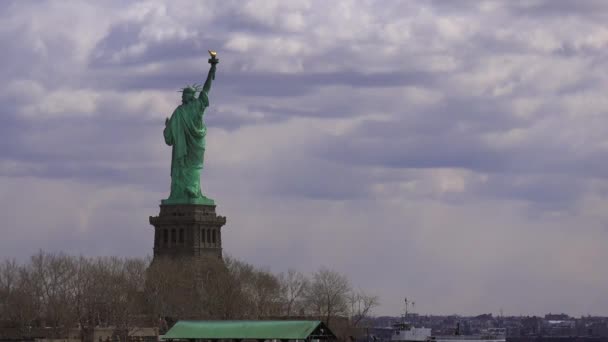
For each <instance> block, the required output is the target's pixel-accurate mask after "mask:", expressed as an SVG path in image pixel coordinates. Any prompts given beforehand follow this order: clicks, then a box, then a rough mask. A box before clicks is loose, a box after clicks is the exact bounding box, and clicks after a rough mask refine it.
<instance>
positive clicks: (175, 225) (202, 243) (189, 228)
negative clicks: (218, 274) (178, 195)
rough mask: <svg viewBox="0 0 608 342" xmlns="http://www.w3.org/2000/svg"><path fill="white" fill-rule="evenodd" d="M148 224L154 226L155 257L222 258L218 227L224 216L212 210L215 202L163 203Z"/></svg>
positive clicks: (222, 223) (222, 222) (220, 235)
mask: <svg viewBox="0 0 608 342" xmlns="http://www.w3.org/2000/svg"><path fill="white" fill-rule="evenodd" d="M210 201H211V202H213V200H210ZM150 224H151V225H152V226H154V259H157V258H159V257H173V258H197V259H201V260H202V259H204V258H205V257H217V258H220V259H221V258H222V234H221V228H222V226H223V225H224V224H226V217H224V216H218V215H217V214H216V213H215V205H205V204H166V203H163V204H161V205H160V213H159V215H158V216H150Z"/></svg>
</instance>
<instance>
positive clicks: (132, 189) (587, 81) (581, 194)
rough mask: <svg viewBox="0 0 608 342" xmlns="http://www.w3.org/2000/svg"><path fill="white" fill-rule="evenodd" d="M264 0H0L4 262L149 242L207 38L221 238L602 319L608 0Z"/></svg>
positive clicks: (473, 308)
mask: <svg viewBox="0 0 608 342" xmlns="http://www.w3.org/2000/svg"><path fill="white" fill-rule="evenodd" d="M263 4H264V6H261V4H259V3H258V4H256V3H253V2H251V3H250V2H241V1H217V2H205V3H204V4H203V3H201V4H198V3H197V4H191V3H188V2H183V3H178V4H174V3H171V5H170V6H169V5H167V4H164V3H163V2H161V1H158V2H141V3H135V4H129V5H125V4H124V3H122V2H106V3H104V4H84V3H83V4H78V5H71V6H67V7H66V6H63V5H62V4H61V3H57V2H44V3H39V4H37V5H36V6H32V5H29V4H27V3H22V2H1V3H0V9H1V11H0V16H1V17H2V19H3V20H2V24H0V44H1V45H2V46H3V47H5V49H4V50H3V51H4V53H3V55H2V57H0V61H1V62H2V63H1V64H0V75H2V77H3V84H2V85H1V86H0V137H1V138H0V139H1V142H2V144H0V187H1V188H2V189H3V191H2V192H0V199H1V202H0V203H1V204H2V209H0V214H2V217H5V218H6V220H7V222H6V224H7V225H6V227H10V228H9V229H11V232H12V233H11V234H7V235H6V237H7V238H6V239H3V240H2V242H0V251H2V252H1V253H0V257H9V256H16V257H19V258H25V257H27V256H28V255H29V254H31V253H34V252H36V250H38V249H40V248H42V249H47V250H64V251H67V252H70V253H89V254H93V255H103V254H119V255H130V256H131V255H137V256H144V255H146V254H149V253H150V252H151V250H150V248H151V231H150V227H149V226H148V223H147V217H148V216H150V215H155V214H156V212H157V205H158V202H159V200H160V199H161V198H163V197H164V196H166V195H167V194H166V192H167V191H168V184H169V183H168V182H169V176H168V168H169V166H168V163H169V155H170V148H169V147H168V146H165V145H164V143H163V141H162V137H161V136H162V124H163V120H164V117H166V116H169V115H170V114H171V111H172V110H173V108H174V107H175V106H176V105H177V104H178V103H179V94H178V93H177V92H176V91H177V90H178V89H180V88H181V87H183V86H184V85H186V84H191V83H194V82H198V83H202V82H203V81H204V78H205V76H206V72H207V68H208V65H207V62H206V59H207V53H206V50H207V49H209V48H214V49H218V50H219V54H220V59H221V63H220V65H219V66H218V74H217V78H216V80H215V83H214V86H213V89H212V93H211V107H210V108H209V109H208V112H207V114H206V122H207V124H208V126H209V135H208V151H207V156H206V161H207V164H206V168H205V170H204V171H203V188H204V190H205V192H207V193H208V194H210V196H212V197H213V198H215V199H216V200H217V201H218V203H219V204H220V205H219V206H218V208H219V209H218V210H220V212H221V213H222V214H223V215H226V216H228V218H229V227H227V228H226V229H227V230H226V234H225V243H226V246H225V247H226V249H227V251H228V253H230V254H233V255H235V256H237V257H241V258H244V259H246V260H248V261H250V262H254V263H257V264H260V265H262V266H269V267H270V268H272V269H273V270H284V269H286V268H287V267H298V268H300V269H301V270H303V271H313V270H315V269H316V268H317V267H318V266H320V265H323V264H324V265H329V266H331V267H334V268H336V269H338V270H340V271H342V272H346V273H348V275H349V276H350V277H351V278H352V279H353V282H354V283H356V284H357V285H360V286H361V287H364V288H368V289H369V290H370V291H371V292H375V293H378V294H379V295H380V296H381V300H382V307H381V308H380V310H378V311H379V313H391V314H396V313H398V312H399V311H400V309H401V308H400V307H399V305H398V304H395V303H396V301H395V300H394V299H395V298H401V297H402V296H403V294H404V293H403V292H407V295H408V297H416V302H417V303H420V305H421V308H422V309H421V311H422V312H423V313H426V312H428V313H454V312H460V313H480V312H488V311H492V310H496V309H497V308H499V307H504V308H505V309H506V310H507V312H511V313H537V314H538V313H543V312H544V311H568V312H571V313H573V314H581V313H585V314H586V313H588V312H589V313H602V314H605V313H606V312H605V307H606V305H605V303H601V302H599V301H596V300H594V298H596V297H597V296H598V294H600V293H602V292H601V291H604V289H605V287H606V284H608V278H606V277H605V275H602V274H597V272H589V271H588V269H600V268H601V267H602V265H603V262H604V260H605V258H606V257H608V254H607V253H606V251H605V248H604V245H605V242H606V238H607V236H606V234H607V233H608V231H606V229H605V227H606V225H605V224H606V222H608V216H607V215H606V214H604V212H605V210H604V208H605V206H606V205H608V182H606V175H607V174H608V163H607V162H606V160H608V158H607V157H608V156H607V147H606V146H608V145H606V144H607V143H606V139H605V137H606V136H608V130H607V129H606V128H605V127H608V122H607V121H606V116H605V115H604V114H605V108H606V106H608V102H606V101H605V99H604V98H605V96H604V94H603V90H602V89H604V88H605V87H606V85H608V79H607V77H606V76H605V75H604V73H603V72H601V70H603V69H605V68H606V67H608V60H607V59H606V56H605V54H604V53H603V51H605V48H606V45H607V44H608V36H606V34H605V32H604V31H605V30H604V26H605V25H604V22H605V16H606V14H605V13H607V12H606V11H605V10H606V5H605V4H604V2H599V1H587V2H584V3H578V2H572V1H541V2H534V3H533V4H531V5H526V4H525V3H523V2H521V3H511V2H509V3H507V2H491V1H488V2H478V1H449V2H447V1H426V2H422V3H413V2H412V3H391V4H382V5H379V4H378V3H357V4H354V3H350V2H339V1H336V2H331V3H327V2H321V1H312V2H310V3H308V2H302V3H300V2H296V1H293V2H291V1H290V2H278V3H276V6H275V5H273V3H272V2H264V3H263ZM97 6H103V8H98V7H97ZM99 13H110V14H109V15H108V16H100V15H99ZM67 19H69V20H68V22H69V23H70V25H69V27H65V26H62V25H57V23H58V22H61V23H65V22H66V20H67ZM32 23H35V24H32ZM32 208H37V209H36V210H37V212H36V213H37V214H36V215H31V213H32ZM104 241H105V242H104ZM556 250H560V251H563V254H559V255H554V252H555V251H556ZM262 251H263V252H262ZM547 255H551V256H552V257H551V258H548V257H547ZM549 259H551V260H549ZM569 260H580V263H579V264H584V265H587V266H588V267H587V266H586V267H576V265H572V263H570V262H569ZM379 265H382V266H383V267H379ZM387 270H399V271H396V272H395V271H387ZM464 274H466V277H463V276H462V275H464ZM507 279H508V280H512V279H516V280H517V281H518V282H520V283H521V284H522V286H524V287H526V286H527V287H528V291H527V292H526V293H523V292H522V291H520V290H519V289H517V288H513V287H510V286H508V285H506V283H507V282H508V280H507ZM570 279H590V280H589V281H588V282H585V283H584V284H583V283H574V282H572V281H571V280H570ZM429 284H430V285H429ZM573 292H577V293H586V294H589V295H585V296H581V297H579V298H576V301H575V300H574V299H573V300H571V301H570V300H569V301H564V300H563V298H564V297H568V296H567V294H569V293H573ZM564 305H565V307H564Z"/></svg>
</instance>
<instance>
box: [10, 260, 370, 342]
mask: <svg viewBox="0 0 608 342" xmlns="http://www.w3.org/2000/svg"><path fill="white" fill-rule="evenodd" d="M377 305H378V298H377V297H376V296H374V295H370V294H368V293H367V292H365V291H363V290H359V289H356V288H354V287H353V286H352V284H351V282H350V280H349V279H348V277H347V276H345V275H344V274H341V273H339V272H336V271H333V270H331V269H328V268H326V267H321V268H319V269H318V270H317V271H316V272H313V273H312V274H309V275H306V274H303V273H301V272H298V271H296V270H293V269H290V270H288V271H287V272H283V273H278V274H275V273H272V272H270V271H269V270H267V269H264V268H260V267H256V266H253V265H251V264H249V263H247V262H244V261H242V260H238V259H235V258H231V257H225V258H224V260H223V261H221V260H218V259H207V260H203V261H202V262H200V261H198V262H197V261H183V260H179V261H178V260H175V259H170V258H166V259H158V260H154V261H153V262H152V263H151V260H150V258H119V257H92V258H91V257H83V256H70V255H66V254H62V253H46V252H42V251H41V252H39V253H37V254H36V255H33V256H32V257H31V258H30V259H29V261H28V262H25V263H18V262H16V261H15V260H10V259H7V260H4V261H2V263H0V322H1V324H2V326H4V327H10V328H12V329H17V330H19V331H21V332H22V333H23V334H24V335H25V334H26V332H27V330H31V329H32V327H39V328H45V329H46V331H47V332H48V334H49V336H48V337H50V338H64V337H65V336H67V334H68V332H69V330H70V329H72V328H75V327H78V328H80V330H79V331H80V334H81V336H80V337H81V340H83V341H87V340H89V337H90V336H92V332H93V330H94V329H95V328H96V327H114V328H115V329H116V331H117V332H118V333H119V334H123V335H124V336H123V338H124V339H121V340H122V341H125V340H126V337H127V336H128V334H129V331H131V330H132V329H133V328H134V327H136V326H142V325H147V326H150V325H155V326H156V325H157V324H158V325H160V326H159V328H160V329H161V332H162V330H163V329H166V328H168V327H169V326H170V325H171V323H172V322H174V321H176V320H179V319H253V320H257V319H282V318H285V317H292V318H293V317H296V318H307V319H310V318H315V319H320V320H323V321H325V322H326V324H328V325H329V326H330V327H332V326H335V325H336V318H338V317H339V318H340V320H341V321H342V322H346V323H347V325H348V326H349V327H359V326H361V325H362V323H363V322H364V321H365V319H366V318H367V317H369V316H370V314H371V311H372V310H373V308H374V307H376V306H377ZM165 324H166V326H163V325H165ZM334 330H335V328H334Z"/></svg>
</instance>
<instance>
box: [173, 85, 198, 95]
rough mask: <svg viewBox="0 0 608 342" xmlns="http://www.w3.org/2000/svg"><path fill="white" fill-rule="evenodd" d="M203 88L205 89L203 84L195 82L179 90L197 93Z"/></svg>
mask: <svg viewBox="0 0 608 342" xmlns="http://www.w3.org/2000/svg"><path fill="white" fill-rule="evenodd" d="M201 90H203V86H201V85H200V84H196V83H195V84H193V85H188V86H185V87H184V88H182V89H180V90H178V91H179V92H181V93H190V94H195V93H197V92H200V91H201Z"/></svg>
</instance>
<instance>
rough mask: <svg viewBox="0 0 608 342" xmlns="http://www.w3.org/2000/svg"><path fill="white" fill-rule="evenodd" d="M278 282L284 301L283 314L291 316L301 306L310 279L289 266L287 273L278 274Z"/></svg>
mask: <svg viewBox="0 0 608 342" xmlns="http://www.w3.org/2000/svg"><path fill="white" fill-rule="evenodd" d="M279 282H280V283H281V294H282V296H283V301H284V312H283V314H284V315H285V316H291V315H293V314H294V312H295V311H296V310H297V309H300V308H302V305H303V303H302V300H303V299H304V295H305V294H306V291H307V289H308V287H309V286H310V281H309V280H308V279H307V278H306V276H304V275H303V274H302V273H300V272H298V271H296V270H294V269H291V268H290V269H288V270H287V274H285V273H281V274H279Z"/></svg>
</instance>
